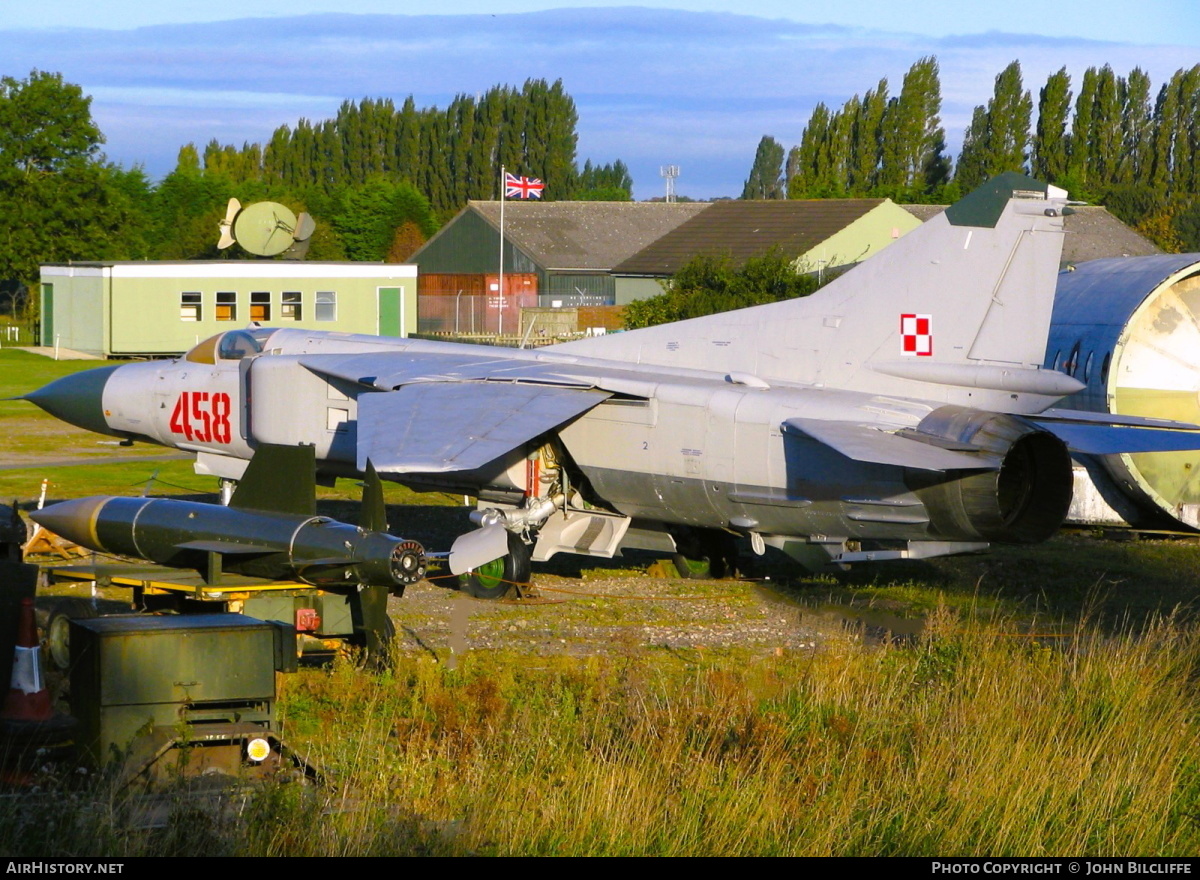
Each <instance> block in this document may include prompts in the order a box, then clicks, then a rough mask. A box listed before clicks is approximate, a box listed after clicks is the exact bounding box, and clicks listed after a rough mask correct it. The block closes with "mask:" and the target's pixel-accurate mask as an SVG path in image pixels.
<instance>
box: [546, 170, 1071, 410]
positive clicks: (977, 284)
mask: <svg viewBox="0 0 1200 880" xmlns="http://www.w3.org/2000/svg"><path fill="white" fill-rule="evenodd" d="M1066 205H1067V194H1066V193H1065V192H1064V191H1062V190H1060V189H1057V188H1055V187H1052V186H1048V185H1047V184H1045V183H1041V182H1039V181H1037V180H1034V179H1033V178H1031V177H1028V176H1026V175H1023V174H1017V173H1007V174H1002V175H1000V176H998V177H995V178H993V179H992V180H990V181H988V182H987V183H985V184H984V185H982V186H981V187H979V188H978V189H976V190H975V191H973V192H972V193H971V194H970V195H968V196H966V197H965V198H963V199H961V200H960V201H958V202H956V203H955V204H953V205H951V206H950V207H949V208H948V209H947V210H946V211H945V212H944V213H942V214H940V215H937V216H935V217H933V218H931V219H930V220H928V221H927V222H926V223H925V224H924V225H922V226H921V227H920V228H918V229H915V230H913V231H912V232H910V233H909V234H908V235H906V236H904V237H903V238H901V239H899V240H898V241H896V242H894V243H893V244H891V245H890V246H888V247H887V248H885V249H884V250H882V251H880V252H879V253H878V254H876V255H874V256H873V257H871V258H870V259H868V260H865V261H864V262H863V263H861V264H860V265H858V266H856V267H854V268H853V269H852V270H850V271H847V272H846V273H844V274H843V275H841V276H840V277H838V278H836V279H834V280H833V281H831V282H830V283H828V284H827V285H825V286H824V287H823V288H821V289H820V290H818V291H817V292H816V293H814V294H812V295H811V296H809V297H805V298H803V299H796V300H788V301H786V302H780V303H771V304H769V305H764V306H756V307H753V308H748V309H741V310H739V311H735V312H727V313H724V314H720V315H710V316H707V317H703V318H695V319H693V320H690V321H680V322H678V323H675V324H666V325H662V326H659V327H651V328H648V329H646V330H636V331H632V332H629V333H623V334H619V335H618V336H616V337H614V338H611V339H610V338H608V337H604V338H600V339H597V340H586V341H583V342H578V343H569V344H567V345H565V346H559V348H561V349H563V350H564V351H571V353H573V354H574V353H579V354H586V355H595V356H599V357H609V358H620V359H624V360H631V361H634V362H637V363H643V364H662V365H664V366H679V367H689V368H695V369H706V370H724V371H727V372H729V373H733V372H735V371H737V372H741V373H745V374H749V375H751V376H754V377H756V378H758V379H761V380H763V381H764V382H767V383H768V384H769V383H771V382H773V381H779V380H784V381H788V382H797V383H803V384H810V385H817V386H824V387H831V388H843V389H850V390H862V391H869V392H874V393H878V394H897V395H905V396H915V397H923V398H927V399H930V398H931V399H945V400H947V402H958V403H963V404H967V405H973V406H981V405H984V404H985V403H989V404H991V405H992V406H1000V405H1003V406H1004V407H1005V408H1008V409H1012V410H1014V411H1015V410H1020V409H1023V408H1024V407H1026V406H1032V407H1034V408H1036V407H1038V406H1045V405H1046V400H1045V398H1047V397H1049V398H1057V397H1061V396H1063V395H1064V394H1068V393H1070V392H1072V391H1075V390H1077V389H1078V388H1079V387H1081V386H1080V385H1079V383H1078V382H1076V381H1075V380H1073V379H1071V378H1070V377H1067V376H1063V375H1062V374H1059V373H1053V372H1051V371H1048V370H1041V365H1042V362H1043V359H1044V357H1045V348H1046V339H1047V337H1048V334H1049V328H1050V315H1051V310H1052V308H1053V304H1054V290H1055V285H1056V279H1057V275H1058V265H1059V260H1060V258H1061V253H1062V238H1063V220H1062V217H1063V213H1064V209H1065V208H1066ZM965 389H969V390H965ZM989 392H995V393H989ZM1022 393H1024V394H1028V395H1035V396H1041V398H1042V399H1041V400H1039V401H1036V402H1035V401H1033V400H1028V401H1026V402H1022V403H1017V404H1015V405H1010V404H1005V403H1004V401H1006V400H1015V398H1013V397H1012V395H1013V394H1018V395H1019V394H1022Z"/></svg>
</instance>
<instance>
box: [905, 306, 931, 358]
mask: <svg viewBox="0 0 1200 880" xmlns="http://www.w3.org/2000/svg"><path fill="white" fill-rule="evenodd" d="M900 354H902V355H907V356H909V357H914V356H915V357H929V356H930V355H932V354H933V316H932V315H901V316H900Z"/></svg>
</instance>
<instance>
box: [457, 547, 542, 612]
mask: <svg viewBox="0 0 1200 880" xmlns="http://www.w3.org/2000/svg"><path fill="white" fill-rule="evenodd" d="M532 555H533V545H532V544H526V543H525V542H524V541H522V540H521V539H520V538H519V537H518V536H516V535H514V534H512V533H511V532H510V533H509V535H508V555H507V556H501V557H500V558H499V559H493V560H492V561H491V562H485V563H484V564H483V565H481V566H479V567H478V568H477V569H475V570H474V571H472V572H468V573H467V574H461V575H459V576H458V588H459V589H460V590H462V591H463V592H464V593H466V594H467V595H468V596H474V597H475V598H476V599H499V598H501V597H502V596H504V595H505V594H506V593H507V592H508V591H509V588H510V587H512V586H513V584H527V583H529V577H530V575H531V573H532V570H533V569H532V566H531V565H530V562H529V560H530V557H531V556H532Z"/></svg>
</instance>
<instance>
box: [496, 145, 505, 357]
mask: <svg viewBox="0 0 1200 880" xmlns="http://www.w3.org/2000/svg"><path fill="white" fill-rule="evenodd" d="M506 201H507V199H505V198H504V166H503V165H501V166H500V307H499V323H498V326H497V335H498V336H503V335H504V203H505V202H506Z"/></svg>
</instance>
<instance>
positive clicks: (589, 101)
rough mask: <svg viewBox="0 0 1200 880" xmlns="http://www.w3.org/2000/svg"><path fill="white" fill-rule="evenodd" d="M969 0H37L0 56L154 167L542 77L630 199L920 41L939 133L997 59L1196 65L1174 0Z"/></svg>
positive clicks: (731, 174) (582, 143)
mask: <svg viewBox="0 0 1200 880" xmlns="http://www.w3.org/2000/svg"><path fill="white" fill-rule="evenodd" d="M975 6H976V4H966V3H962V2H955V3H951V2H941V0H924V2H921V0H909V2H907V3H903V4H898V3H895V2H888V3H884V2H876V0H865V2H859V3H856V4H854V5H853V9H846V10H843V11H840V12H839V11H837V10H835V9H834V8H833V4H828V3H822V4H817V3H811V2H795V0H793V2H787V3H784V2H778V0H746V2H743V3H740V4H738V6H737V9H738V11H737V13H732V12H728V11H725V10H728V9H729V7H730V4H728V3H724V4H720V3H714V2H667V3H659V4H658V5H657V6H656V7H655V8H649V7H612V6H607V7H605V6H597V5H595V4H582V3H581V4H571V3H561V2H559V3H555V4H554V9H553V10H549V11H548V10H547V9H546V5H545V4H544V3H543V4H538V3H536V2H533V0H494V2H489V3H483V2H482V0H445V2H442V3H440V4H438V5H437V9H438V13H439V14H437V15H428V14H423V13H424V12H425V11H426V10H428V8H429V7H428V6H424V5H422V7H420V8H419V9H417V8H412V7H410V6H409V5H408V4H397V3H395V2H394V0H392V2H381V0H356V2H355V3H354V4H353V10H354V12H353V14H348V13H346V12H345V11H344V10H345V8H346V4H341V5H340V6H334V4H332V3H330V2H327V0H288V2H286V3H284V2H276V0H260V2H258V3H256V4H254V5H253V6H252V7H248V6H247V5H246V4H244V3H241V4H237V5H235V4H233V3H228V2H224V0H205V2H192V0H186V2H174V3H167V4H160V5H158V6H149V5H147V6H145V7H143V8H131V7H129V6H127V5H125V4H116V3H109V2H95V0H92V2H86V3H85V2H77V0H48V2H46V3H43V4H41V5H38V4H12V3H10V4H4V5H3V6H0V47H2V48H0V60H2V61H3V63H2V64H0V73H3V74H6V75H10V76H16V77H18V78H21V77H24V76H26V75H28V73H29V71H30V70H31V69H32V68H35V67H36V68H38V69H42V70H52V71H60V72H62V74H63V75H64V76H65V77H66V78H67V79H68V80H69V81H71V82H76V83H79V84H80V85H81V86H83V88H84V90H85V91H86V92H87V93H88V94H90V95H92V97H93V103H92V109H93V113H94V115H95V117H96V119H97V121H98V123H99V124H100V126H101V128H102V130H103V131H104V132H105V134H106V136H107V138H108V143H107V145H106V151H107V154H108V157H109V158H110V159H112V160H113V161H117V162H120V163H122V164H125V165H131V164H134V163H140V164H142V165H144V166H145V167H146V169H147V171H148V172H149V173H150V174H151V175H152V176H155V177H157V176H160V175H162V174H164V173H166V172H167V171H169V170H170V168H171V167H172V166H173V164H174V160H175V156H176V154H177V152H178V149H179V147H180V145H182V144H183V143H186V142H187V141H196V142H198V143H201V144H202V143H203V142H206V141H207V140H208V139H209V138H212V137H216V138H218V139H219V140H221V141H222V142H231V143H236V144H238V145H240V144H241V143H242V142H244V141H260V142H263V141H266V140H267V139H268V138H269V137H270V134H271V132H272V131H273V130H274V128H276V127H277V126H278V125H280V124H284V123H287V124H294V123H295V121H296V120H297V119H298V118H299V117H301V116H305V117H308V118H310V119H322V118H326V117H328V116H330V115H332V114H333V113H334V112H335V111H336V109H337V106H338V105H339V104H340V103H341V102H342V101H343V100H345V99H351V100H357V99H358V98H361V97H364V96H371V97H391V98H393V99H395V100H397V101H400V100H403V98H404V97H405V96H407V95H409V94H413V95H414V96H415V97H416V99H417V102H418V104H421V105H428V104H436V105H438V106H444V105H445V104H446V102H447V101H448V100H449V99H450V98H451V97H453V95H454V94H456V93H459V92H465V93H470V94H474V93H479V92H482V91H485V90H486V89H488V88H489V87H491V86H493V85H496V84H498V83H512V84H517V85H519V84H520V83H521V82H523V81H524V80H525V79H526V78H528V77H544V78H547V79H551V80H553V79H559V78H561V79H562V80H563V83H564V86H565V87H566V89H567V91H568V92H569V93H570V94H571V95H572V96H573V97H574V98H575V101H576V105H577V107H578V109H579V159H580V163H581V164H582V162H583V160H584V159H585V158H591V159H593V160H594V161H599V162H607V161H611V160H612V159H616V158H620V159H623V160H625V162H626V163H627V164H629V166H630V168H631V169H632V171H633V174H634V180H635V195H636V196H637V197H638V198H648V197H650V196H653V195H656V194H659V193H660V192H661V190H662V182H661V180H660V178H659V176H658V169H659V166H660V165H663V164H676V165H680V166H681V167H682V173H681V176H680V179H679V181H678V183H677V189H678V191H679V192H680V193H681V194H685V195H691V196H694V197H700V198H707V197H712V196H719V195H737V194H738V193H740V191H741V187H742V182H743V180H744V178H745V177H746V174H747V173H748V171H749V168H750V164H751V162H752V161H753V157H754V150H755V147H756V146H757V143H758V140H759V138H760V137H762V135H764V134H770V135H772V136H774V137H775V138H777V139H778V140H779V141H781V142H782V143H783V144H784V145H785V146H787V147H790V146H792V145H793V144H795V143H796V142H797V141H798V139H799V137H800V133H801V131H802V130H803V126H804V123H805V122H806V121H807V119H808V115H809V113H811V111H812V108H813V106H814V105H815V104H816V103H817V102H818V101H822V100H823V101H825V102H826V103H828V104H831V105H836V106H840V105H841V103H842V102H844V101H845V100H846V99H847V98H849V97H850V96H851V95H853V94H855V93H860V94H861V93H862V92H864V91H865V90H866V89H868V88H872V87H874V85H875V84H876V82H877V81H878V80H879V79H880V78H881V77H885V76H886V77H887V78H888V80H889V83H890V85H891V89H892V93H893V94H895V93H896V92H897V91H898V90H899V87H900V83H901V79H902V78H903V75H904V72H905V71H906V70H907V69H908V68H909V66H910V65H911V64H912V63H913V62H914V61H916V60H917V59H918V58H920V57H922V56H925V55H931V54H932V55H936V56H937V58H938V61H939V64H940V67H941V73H942V76H941V80H942V88H943V112H942V120H943V124H944V125H945V127H946V129H947V133H948V140H949V143H950V146H951V148H952V150H955V151H956V150H957V148H958V144H959V143H960V141H961V132H962V129H963V127H964V126H965V125H966V123H967V122H968V121H969V119H970V114H971V110H972V108H973V107H974V106H975V105H976V104H980V103H984V102H985V101H986V100H987V98H988V96H989V95H990V93H991V88H992V81H993V78H994V77H995V75H996V74H997V73H998V72H999V71H1000V70H1001V69H1002V68H1003V67H1004V66H1005V65H1006V64H1008V63H1009V62H1010V61H1012V60H1014V59H1018V60H1020V61H1021V65H1022V69H1023V71H1024V73H1025V85H1026V87H1027V88H1030V89H1032V90H1033V92H1034V97H1035V101H1036V92H1037V89H1038V88H1039V87H1040V86H1041V85H1042V84H1043V83H1044V82H1045V79H1046V76H1047V75H1048V74H1049V73H1051V72H1052V71H1054V70H1057V69H1058V68H1059V67H1062V66H1064V65H1065V66H1066V67H1067V69H1068V72H1070V73H1071V75H1072V77H1073V79H1074V80H1075V81H1076V82H1077V81H1078V79H1079V77H1080V76H1081V75H1082V73H1083V71H1084V70H1085V69H1086V68H1087V67H1088V66H1089V65H1101V64H1105V63H1109V64H1112V66H1113V68H1114V69H1115V70H1116V71H1117V73H1118V74H1121V75H1124V74H1126V73H1128V71H1129V70H1130V69H1132V68H1133V67H1135V66H1140V67H1142V68H1143V69H1145V70H1147V71H1148V72H1149V74H1150V76H1151V79H1152V82H1153V86H1154V88H1155V89H1157V88H1158V86H1159V85H1160V84H1161V83H1162V82H1163V81H1164V80H1165V79H1167V78H1168V77H1169V76H1170V75H1171V74H1172V73H1173V72H1174V71H1175V70H1176V69H1178V68H1180V67H1190V66H1191V65H1193V64H1195V63H1197V62H1200V10H1198V9H1197V7H1195V5H1194V4H1193V3H1191V2H1188V3H1185V2H1182V0H1147V2H1142V3H1140V4H1137V5H1133V4H1121V5H1118V4H1116V3H1110V2H1107V0H1093V2H1087V3H1080V2H1074V0H1065V2H1063V0H1060V2H1058V3H1056V4H1053V5H1048V4H1046V3H1044V2H1027V0H1009V2H1007V3H1005V4H988V5H987V6H988V8H987V9H983V8H978V9H977V8H975ZM568 7H569V8H568ZM251 8H252V9H253V14H254V16H256V17H255V18H247V17H246V13H247V10H248V9H251ZM1046 10H1049V11H1050V12H1052V15H1053V18H1052V19H1051V18H1048V17H1046V16H1045V15H1044V14H1043V13H1044V11H1046ZM406 12H410V13H411V14H405V13H406Z"/></svg>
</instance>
